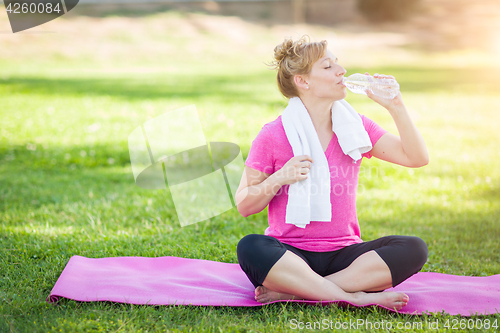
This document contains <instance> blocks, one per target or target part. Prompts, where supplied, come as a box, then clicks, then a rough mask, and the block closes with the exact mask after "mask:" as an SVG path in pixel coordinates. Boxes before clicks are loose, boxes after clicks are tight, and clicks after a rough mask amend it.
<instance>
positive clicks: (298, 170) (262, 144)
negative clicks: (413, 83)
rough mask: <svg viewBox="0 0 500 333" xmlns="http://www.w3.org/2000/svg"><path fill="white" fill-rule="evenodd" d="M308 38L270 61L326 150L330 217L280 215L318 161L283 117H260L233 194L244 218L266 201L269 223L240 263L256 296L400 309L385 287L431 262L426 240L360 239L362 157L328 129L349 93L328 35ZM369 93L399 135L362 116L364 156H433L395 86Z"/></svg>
mask: <svg viewBox="0 0 500 333" xmlns="http://www.w3.org/2000/svg"><path fill="white" fill-rule="evenodd" d="M305 37H306V36H304V37H302V38H301V39H299V40H298V41H293V40H292V39H285V41H284V42H283V43H282V44H280V45H278V46H277V47H276V48H275V50H274V56H275V61H274V62H273V65H275V67H276V69H277V78H278V87H279V89H280V91H281V92H282V94H283V95H284V96H285V97H287V98H292V97H299V98H300V100H301V101H302V103H303V105H304V106H305V108H306V109H307V113H308V114H309V116H310V118H311V121H312V124H313V125H314V129H315V130H316V133H317V136H318V138H319V142H320V143H321V146H322V148H323V151H324V152H325V155H326V157H327V161H328V165H329V169H330V170H331V171H330V173H331V193H330V201H331V208H332V209H331V210H332V215H331V216H332V217H331V222H327V223H324V222H316V221H310V223H309V224H307V225H306V226H305V228H300V227H298V226H296V225H293V224H289V223H286V222H285V215H286V205H287V202H288V201H287V200H288V193H287V190H288V187H289V186H290V185H291V184H294V183H296V182H299V181H302V180H305V179H306V178H308V173H309V172H310V169H311V166H312V164H313V163H314V161H313V159H312V158H311V157H310V156H308V155H301V156H294V155H293V151H292V147H291V146H290V143H289V141H288V140H287V136H286V133H285V130H284V128H283V122H282V117H281V116H279V117H278V118H277V119H276V120H274V121H273V122H270V123H268V124H266V125H264V127H263V128H262V130H261V131H260V133H259V134H258V136H257V138H256V139H255V140H254V141H253V143H252V147H251V149H250V152H249V155H248V158H247V160H246V162H245V165H246V166H245V170H244V173H243V177H242V179H241V183H240V186H239V188H238V190H237V194H236V202H237V207H238V211H239V212H240V213H241V214H242V215H243V216H245V217H247V216H249V215H252V214H256V213H258V212H260V211H262V210H263V209H264V208H265V207H266V206H267V205H268V204H269V212H268V213H269V216H268V218H269V227H268V228H267V229H266V231H265V235H255V234H252V235H247V236H245V237H244V238H243V239H241V240H240V242H239V243H238V249H237V251H238V261H239V263H240V266H241V268H242V269H243V271H244V272H245V273H246V274H247V276H248V278H249V279H250V281H251V282H252V283H253V284H254V286H255V287H256V289H255V299H256V300H257V301H259V302H262V303H266V302H270V301H273V300H278V299H282V300H283V299H307V300H344V301H348V302H350V303H353V304H356V305H367V304H373V303H377V304H380V305H383V306H386V307H389V308H393V309H396V310H399V309H401V308H402V307H404V306H405V305H406V304H407V302H408V300H409V298H408V296H407V295H406V294H404V293H396V292H383V293H382V292H381V291H383V290H385V289H387V288H390V287H393V286H396V285H398V284H399V283H401V282H402V281H404V280H405V279H407V278H408V277H410V276H411V275H413V274H415V273H417V272H418V271H420V269H421V268H422V267H423V265H424V264H425V262H426V260H427V246H426V244H425V243H424V241H423V240H421V239H420V238H418V237H413V236H386V237H382V238H379V239H376V240H373V241H369V242H363V241H362V240H361V238H360V232H359V224H358V220H357V216H356V205H355V201H356V189H357V184H358V175H359V166H360V164H361V163H355V164H353V163H352V162H353V161H352V158H351V157H349V156H348V155H346V154H344V153H343V152H342V150H341V148H340V147H339V142H338V139H337V136H336V134H335V133H334V132H333V130H332V113H331V109H332V105H333V104H334V102H335V101H340V100H343V99H344V98H345V97H346V88H345V86H344V85H342V78H343V77H344V75H345V73H346V70H345V69H344V68H342V66H340V65H339V64H338V59H337V58H336V57H335V56H334V55H333V53H332V52H331V51H330V50H328V49H327V43H326V41H322V42H319V43H318V42H309V41H308V40H307V39H306V38H305ZM374 76H375V77H386V78H388V77H390V78H392V77H391V76H384V75H378V74H375V75H374ZM367 95H368V97H369V98H371V99H372V100H374V101H375V102H377V103H379V104H380V105H382V106H383V107H385V108H386V109H387V110H388V111H389V113H390V114H391V116H392V117H393V119H394V121H395V123H396V126H397V128H398V131H399V134H400V137H398V136H396V135H393V134H391V133H388V132H387V131H385V130H384V129H382V128H381V127H380V126H379V125H377V124H376V123H375V122H373V121H372V120H370V119H368V118H366V117H365V116H363V115H359V116H360V118H361V119H362V123H363V126H364V129H365V130H366V132H367V133H368V135H369V140H370V141H371V145H372V147H373V148H372V149H371V151H369V152H365V153H363V154H362V156H363V157H366V158H371V156H375V157H377V158H379V159H382V160H384V161H387V162H391V163H395V164H399V165H403V166H407V167H411V168H416V167H421V166H424V165H426V164H427V163H428V160H429V158H428V153H427V149H426V147H425V143H424V140H423V138H422V136H421V135H420V133H419V132H418V130H417V128H416V127H415V125H414V124H413V122H412V120H411V119H410V117H409V114H408V112H407V110H406V108H405V105H404V104H403V100H402V97H401V94H399V95H398V96H396V97H395V98H394V99H392V100H389V99H384V98H380V97H377V96H375V95H373V94H372V93H371V92H369V91H368V92H367ZM295 100H296V99H295ZM339 168H340V169H341V170H342V172H339V171H338V170H339ZM349 168H350V169H349ZM349 185H351V188H349ZM339 189H342V191H340V190H339ZM349 189H350V191H349Z"/></svg>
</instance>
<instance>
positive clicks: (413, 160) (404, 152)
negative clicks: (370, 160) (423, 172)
mask: <svg viewBox="0 0 500 333" xmlns="http://www.w3.org/2000/svg"><path fill="white" fill-rule="evenodd" d="M374 77H381V78H392V79H394V77H392V76H389V75H378V74H375V75H374ZM366 93H367V96H368V97H369V98H371V99H372V100H374V101H375V102H377V103H378V104H380V105H382V106H383V107H384V108H386V109H387V110H388V111H389V113H390V114H391V116H392V118H393V119H394V122H395V123H396V127H397V128H398V132H399V137H398V136H397V135H394V134H391V133H385V134H384V135H382V137H381V138H380V139H379V140H378V141H377V143H376V144H375V146H373V149H372V150H371V151H370V154H371V155H372V156H375V157H376V158H379V159H381V160H384V161H387V162H391V163H395V164H399V165H402V166H406V167H410V168H418V167H422V166H424V165H427V164H428V163H429V153H428V152H427V147H426V146H425V142H424V138H423V137H422V135H421V134H420V132H419V131H418V129H417V127H416V126H415V124H414V123H413V121H412V120H411V118H410V115H409V114H408V110H406V107H405V105H404V103H403V99H402V97H401V93H399V94H398V96H396V97H395V98H394V99H392V100H391V99H387V98H382V97H379V96H376V95H374V94H372V93H371V92H370V91H369V90H367V92H366Z"/></svg>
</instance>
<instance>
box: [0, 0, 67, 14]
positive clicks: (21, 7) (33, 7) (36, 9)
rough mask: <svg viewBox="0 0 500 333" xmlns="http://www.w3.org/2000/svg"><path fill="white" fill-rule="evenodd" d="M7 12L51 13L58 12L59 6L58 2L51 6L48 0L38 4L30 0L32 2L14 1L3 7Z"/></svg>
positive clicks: (59, 10)
mask: <svg viewBox="0 0 500 333" xmlns="http://www.w3.org/2000/svg"><path fill="white" fill-rule="evenodd" d="M5 10H6V11H7V13H9V14H21V13H23V14H27V13H31V14H35V13H38V14H44V13H45V14H51V13H54V12H55V13H60V12H61V9H60V8H59V3H57V4H56V5H55V6H52V4H51V3H50V2H48V3H43V2H40V3H38V4H36V3H34V2H32V3H22V4H21V3H14V5H13V6H12V3H9V5H8V6H7V8H5Z"/></svg>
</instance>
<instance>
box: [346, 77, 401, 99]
mask: <svg viewBox="0 0 500 333" xmlns="http://www.w3.org/2000/svg"><path fill="white" fill-rule="evenodd" d="M342 84H343V85H344V86H346V87H347V88H348V89H349V90H350V91H352V92H353V93H356V94H363V95H366V93H365V90H366V89H370V91H371V92H372V93H374V94H375V95H377V96H380V97H383V98H389V99H393V98H394V97H396V96H397V95H398V94H399V84H398V82H397V81H396V80H394V79H380V78H374V77H373V76H371V75H364V74H359V73H356V74H352V75H351V76H349V77H344V79H343V81H342Z"/></svg>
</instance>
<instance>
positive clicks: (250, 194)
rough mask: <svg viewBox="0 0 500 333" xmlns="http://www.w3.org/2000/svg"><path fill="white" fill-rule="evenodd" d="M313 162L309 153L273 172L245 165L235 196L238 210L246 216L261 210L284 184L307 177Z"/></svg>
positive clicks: (291, 160)
mask: <svg viewBox="0 0 500 333" xmlns="http://www.w3.org/2000/svg"><path fill="white" fill-rule="evenodd" d="M311 162H313V160H312V158H311V157H309V156H307V155H302V156H295V157H292V158H291V159H290V160H289V161H288V162H286V164H285V165H284V166H283V167H282V168H281V169H280V170H278V171H276V172H275V173H273V174H269V173H264V172H261V171H258V170H255V169H252V168H250V167H248V166H245V170H244V171H243V176H242V177H241V182H240V186H239V187H238V190H237V191H236V196H235V199H236V207H237V208H238V212H240V214H241V215H243V216H244V217H247V216H249V215H252V214H257V213H259V212H261V211H262V210H263V209H264V208H266V206H267V205H268V204H269V202H270V201H271V200H272V199H273V198H274V196H275V195H276V193H278V191H279V189H280V188H281V187H282V186H283V185H286V184H293V183H295V182H298V181H300V180H303V179H306V178H307V174H308V173H309V170H310V168H311Z"/></svg>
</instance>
